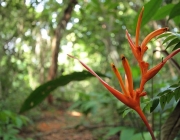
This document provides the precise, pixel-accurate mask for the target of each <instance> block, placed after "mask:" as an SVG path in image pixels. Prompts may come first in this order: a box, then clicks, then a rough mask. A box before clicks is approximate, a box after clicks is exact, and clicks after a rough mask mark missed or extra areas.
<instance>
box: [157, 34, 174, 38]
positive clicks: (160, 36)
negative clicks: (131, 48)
mask: <svg viewBox="0 0 180 140" xmlns="http://www.w3.org/2000/svg"><path fill="white" fill-rule="evenodd" d="M169 35H172V32H166V33H163V34H162V35H159V36H158V37H156V39H159V38H162V37H166V36H169Z"/></svg>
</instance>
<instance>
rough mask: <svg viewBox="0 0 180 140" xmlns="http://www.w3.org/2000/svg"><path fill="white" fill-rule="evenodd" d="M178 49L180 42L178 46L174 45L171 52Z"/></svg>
mask: <svg viewBox="0 0 180 140" xmlns="http://www.w3.org/2000/svg"><path fill="white" fill-rule="evenodd" d="M178 48H180V42H179V43H178V44H176V46H174V48H173V49H172V51H174V50H176V49H178Z"/></svg>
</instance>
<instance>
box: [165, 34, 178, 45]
mask: <svg viewBox="0 0 180 140" xmlns="http://www.w3.org/2000/svg"><path fill="white" fill-rule="evenodd" d="M175 38H176V36H174V35H170V36H168V37H167V38H166V39H165V40H164V41H163V43H162V44H164V43H166V42H168V41H170V40H172V39H175Z"/></svg>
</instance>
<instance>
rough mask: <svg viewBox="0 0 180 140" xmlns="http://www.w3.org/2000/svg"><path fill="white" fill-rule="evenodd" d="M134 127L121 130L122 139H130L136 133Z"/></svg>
mask: <svg viewBox="0 0 180 140" xmlns="http://www.w3.org/2000/svg"><path fill="white" fill-rule="evenodd" d="M134 131H135V130H134V129H130V128H129V129H123V130H122V131H121V135H120V140H130V139H131V138H132V137H133V135H134Z"/></svg>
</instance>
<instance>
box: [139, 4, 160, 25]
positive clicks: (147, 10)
mask: <svg viewBox="0 0 180 140" xmlns="http://www.w3.org/2000/svg"><path fill="white" fill-rule="evenodd" d="M161 3H162V0H150V1H149V2H148V3H146V4H145V5H144V13H143V19H142V26H143V25H145V24H146V23H148V22H149V21H150V20H151V18H152V17H153V16H154V15H155V14H156V12H157V10H158V9H159V7H160V6H161ZM152 9H153V10H152Z"/></svg>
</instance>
